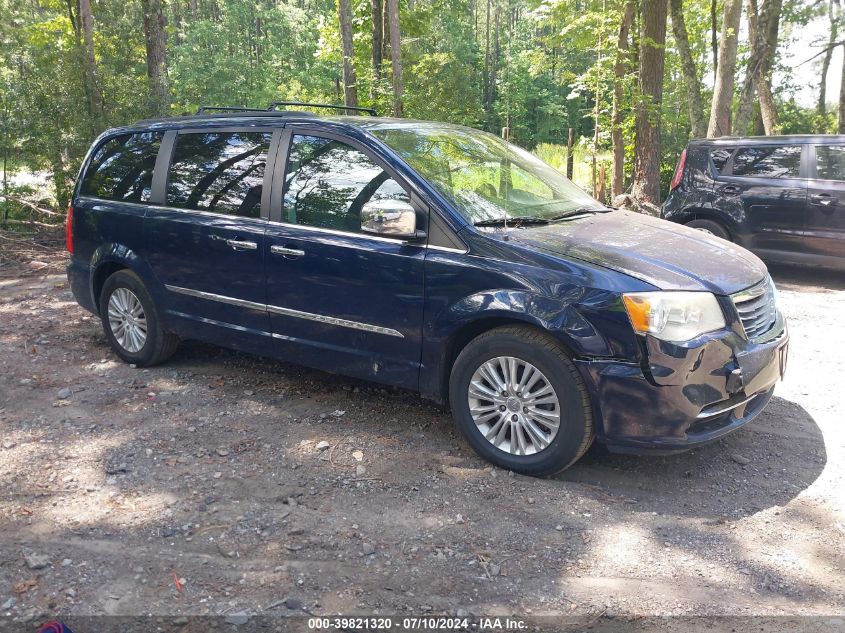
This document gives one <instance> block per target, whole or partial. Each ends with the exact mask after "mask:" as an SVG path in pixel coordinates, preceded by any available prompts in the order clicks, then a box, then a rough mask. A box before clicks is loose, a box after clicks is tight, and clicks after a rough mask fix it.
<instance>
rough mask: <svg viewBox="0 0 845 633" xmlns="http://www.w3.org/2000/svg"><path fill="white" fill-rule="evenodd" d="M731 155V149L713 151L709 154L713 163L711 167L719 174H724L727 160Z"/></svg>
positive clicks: (724, 148)
mask: <svg viewBox="0 0 845 633" xmlns="http://www.w3.org/2000/svg"><path fill="white" fill-rule="evenodd" d="M731 154H733V149H728V148H726V147H723V148H721V149H714V150H712V151H711V152H710V160H712V161H713V166H714V167H715V168H716V171H717V172H719V173H720V174H724V173H725V167H726V166H727V164H728V159H729V158H730V157H731Z"/></svg>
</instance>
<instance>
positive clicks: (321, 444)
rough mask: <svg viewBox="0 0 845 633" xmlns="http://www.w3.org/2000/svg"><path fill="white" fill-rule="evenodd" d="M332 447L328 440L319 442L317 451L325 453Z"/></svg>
mask: <svg viewBox="0 0 845 633" xmlns="http://www.w3.org/2000/svg"><path fill="white" fill-rule="evenodd" d="M330 446H331V444H329V443H328V442H327V441H326V440H323V441H322V442H319V443H318V444H317V450H318V451H324V450H326V449H327V448H329V447H330Z"/></svg>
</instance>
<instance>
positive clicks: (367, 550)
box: [361, 543, 376, 556]
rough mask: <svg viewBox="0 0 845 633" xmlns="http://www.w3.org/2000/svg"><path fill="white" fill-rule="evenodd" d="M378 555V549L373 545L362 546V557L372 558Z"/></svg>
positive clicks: (365, 544)
mask: <svg viewBox="0 0 845 633" xmlns="http://www.w3.org/2000/svg"><path fill="white" fill-rule="evenodd" d="M375 553H376V548H375V547H373V544H372V543H364V544H363V545H361V556H372V555H373V554H375Z"/></svg>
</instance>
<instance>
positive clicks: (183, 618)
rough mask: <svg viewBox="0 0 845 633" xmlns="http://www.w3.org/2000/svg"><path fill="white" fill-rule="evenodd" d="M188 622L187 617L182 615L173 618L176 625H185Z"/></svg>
mask: <svg viewBox="0 0 845 633" xmlns="http://www.w3.org/2000/svg"><path fill="white" fill-rule="evenodd" d="M188 622H189V620H188V617H187V616H184V615H181V616H179V617H178V618H176V619H175V620H173V624H175V625H176V626H185V625H187V624H188Z"/></svg>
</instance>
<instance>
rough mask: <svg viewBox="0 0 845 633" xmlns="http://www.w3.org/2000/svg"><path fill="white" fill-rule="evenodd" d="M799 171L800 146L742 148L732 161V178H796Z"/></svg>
mask: <svg viewBox="0 0 845 633" xmlns="http://www.w3.org/2000/svg"><path fill="white" fill-rule="evenodd" d="M800 170H801V146H800V145H784V146H780V147H742V148H740V149H739V150H737V152H736V154H735V155H734V160H733V172H732V173H733V175H734V176H764V177H767V178H798V175H799V173H800Z"/></svg>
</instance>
